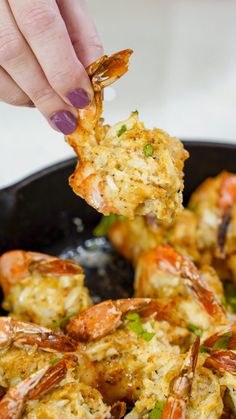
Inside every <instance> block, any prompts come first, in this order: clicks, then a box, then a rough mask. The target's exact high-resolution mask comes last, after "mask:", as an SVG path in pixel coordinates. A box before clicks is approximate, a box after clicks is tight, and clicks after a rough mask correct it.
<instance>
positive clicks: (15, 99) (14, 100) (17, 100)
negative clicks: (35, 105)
mask: <svg viewBox="0 0 236 419" xmlns="http://www.w3.org/2000/svg"><path fill="white" fill-rule="evenodd" d="M0 101H1V102H4V103H8V104H9V105H12V106H27V104H29V103H30V99H29V98H27V96H24V94H23V93H22V95H21V94H15V95H12V94H8V95H6V96H5V97H3V98H1V99H0Z"/></svg>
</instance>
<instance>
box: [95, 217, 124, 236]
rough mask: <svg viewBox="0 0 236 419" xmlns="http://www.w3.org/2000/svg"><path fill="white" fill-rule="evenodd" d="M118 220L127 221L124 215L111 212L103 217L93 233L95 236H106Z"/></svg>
mask: <svg viewBox="0 0 236 419" xmlns="http://www.w3.org/2000/svg"><path fill="white" fill-rule="evenodd" d="M116 220H120V221H125V220H126V218H125V217H123V215H116V214H111V215H108V216H107V217H102V219H101V221H100V223H99V224H98V225H97V226H96V227H95V229H94V230H93V235H94V236H95V237H100V236H106V235H107V233H108V231H109V229H110V228H111V226H112V224H114V222H115V221H116Z"/></svg>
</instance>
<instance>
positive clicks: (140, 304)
mask: <svg viewBox="0 0 236 419" xmlns="http://www.w3.org/2000/svg"><path fill="white" fill-rule="evenodd" d="M151 301H152V300H151V299H150V298H127V299H121V300H116V301H112V300H107V301H103V302H102V303H100V304H97V305H95V306H93V307H90V308H89V309H88V310H85V311H83V312H82V313H80V314H79V316H78V317H76V318H74V319H72V320H71V321H70V323H69V325H68V326H67V332H68V334H69V336H71V337H72V338H73V339H76V340H78V341H90V340H94V339H98V338H101V337H103V336H106V335H107V334H109V333H111V332H113V331H114V330H115V329H116V328H117V327H119V326H120V324H121V321H122V320H121V319H122V316H123V314H125V313H127V312H132V311H133V312H134V311H136V312H141V313H142V310H144V309H145V308H147V307H148V306H149V304H151Z"/></svg>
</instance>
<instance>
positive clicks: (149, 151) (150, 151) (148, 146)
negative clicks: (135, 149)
mask: <svg viewBox="0 0 236 419" xmlns="http://www.w3.org/2000/svg"><path fill="white" fill-rule="evenodd" d="M143 152H144V154H145V156H146V157H151V156H153V153H154V149H153V146H152V144H151V143H147V144H146V145H145V147H144V149H143Z"/></svg>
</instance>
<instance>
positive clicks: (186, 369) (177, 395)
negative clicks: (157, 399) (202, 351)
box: [162, 337, 200, 419]
mask: <svg viewBox="0 0 236 419" xmlns="http://www.w3.org/2000/svg"><path fill="white" fill-rule="evenodd" d="M199 345H200V338H199V337H197V338H196V339H195V342H194V343H193V345H192V346H191V347H190V349H189V352H188V355H187V357H186V359H185V361H184V363H183V366H182V368H181V370H180V373H179V375H178V376H177V377H175V378H174V379H173V380H172V382H171V384H170V393H169V396H168V399H167V401H166V403H165V406H164V409H163V412H162V419H184V418H185V416H186V403H187V401H188V400H189V397H190V394H191V388H192V379H193V376H194V372H195V369H196V365H197V360H198V353H199Z"/></svg>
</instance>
